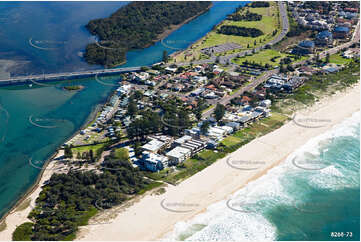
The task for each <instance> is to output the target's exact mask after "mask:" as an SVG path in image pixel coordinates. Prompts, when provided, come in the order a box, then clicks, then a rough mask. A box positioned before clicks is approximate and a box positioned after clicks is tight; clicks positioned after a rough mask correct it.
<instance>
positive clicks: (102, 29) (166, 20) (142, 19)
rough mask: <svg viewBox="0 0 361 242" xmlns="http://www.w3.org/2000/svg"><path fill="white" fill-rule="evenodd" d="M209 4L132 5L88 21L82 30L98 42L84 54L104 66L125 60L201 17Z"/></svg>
mask: <svg viewBox="0 0 361 242" xmlns="http://www.w3.org/2000/svg"><path fill="white" fill-rule="evenodd" d="M210 6H211V2H209V1H207V2H153V1H151V2H132V3H130V4H128V5H126V6H125V7H122V8H120V9H119V10H118V11H116V12H115V13H114V14H112V15H111V16H110V17H108V18H104V19H96V20H91V21H90V22H89V23H88V24H87V25H86V28H87V29H88V30H89V32H90V33H91V34H93V35H96V36H97V38H98V39H99V41H97V42H96V43H92V44H89V45H88V46H87V48H86V53H85V55H84V57H85V60H86V61H87V62H88V63H90V64H99V65H103V66H106V67H112V66H116V65H120V64H122V63H124V62H125V61H126V52H127V51H128V50H131V49H142V48H146V47H148V46H150V45H152V44H154V43H155V42H156V41H158V40H160V39H162V38H164V37H166V36H167V35H169V34H170V33H171V32H172V31H173V30H175V29H177V28H179V27H180V26H181V25H182V24H184V23H186V22H188V21H190V20H191V19H193V18H194V17H197V16H199V15H200V14H203V13H204V12H205V11H207V10H208V9H209V8H210Z"/></svg>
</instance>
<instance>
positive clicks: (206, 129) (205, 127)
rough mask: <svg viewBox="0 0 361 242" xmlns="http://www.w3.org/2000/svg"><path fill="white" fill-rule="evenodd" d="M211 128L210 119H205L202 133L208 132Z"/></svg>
mask: <svg viewBox="0 0 361 242" xmlns="http://www.w3.org/2000/svg"><path fill="white" fill-rule="evenodd" d="M208 128H209V121H204V122H203V123H202V125H201V128H200V129H201V133H202V134H206V133H207V131H208Z"/></svg>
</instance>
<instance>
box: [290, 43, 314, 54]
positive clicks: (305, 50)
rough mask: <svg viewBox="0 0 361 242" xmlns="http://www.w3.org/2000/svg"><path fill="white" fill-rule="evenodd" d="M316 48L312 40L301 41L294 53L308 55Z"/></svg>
mask: <svg viewBox="0 0 361 242" xmlns="http://www.w3.org/2000/svg"><path fill="white" fill-rule="evenodd" d="M314 49H315V42H313V41H311V40H304V41H301V42H300V43H299V44H298V45H297V46H296V47H295V48H294V49H293V50H292V54H296V55H308V54H312V53H313V51H314Z"/></svg>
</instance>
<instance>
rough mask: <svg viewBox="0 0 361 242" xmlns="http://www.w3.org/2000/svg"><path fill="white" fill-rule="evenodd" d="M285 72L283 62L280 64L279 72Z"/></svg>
mask: <svg viewBox="0 0 361 242" xmlns="http://www.w3.org/2000/svg"><path fill="white" fill-rule="evenodd" d="M285 72H286V70H285V68H284V66H283V64H280V73H285Z"/></svg>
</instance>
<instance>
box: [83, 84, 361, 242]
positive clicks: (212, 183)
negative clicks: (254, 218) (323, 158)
mask: <svg viewBox="0 0 361 242" xmlns="http://www.w3.org/2000/svg"><path fill="white" fill-rule="evenodd" d="M359 88H360V87H359V85H357V86H355V87H353V88H350V89H349V90H347V92H342V93H337V94H335V95H333V96H332V97H327V98H323V99H322V100H321V101H320V102H318V103H317V104H315V105H314V106H312V107H310V108H308V109H306V110H301V111H298V112H297V115H298V116H297V117H299V119H300V118H301V117H302V118H303V120H304V121H305V120H306V121H305V122H306V123H307V125H300V122H302V121H300V122H298V123H296V122H294V121H292V120H291V121H289V122H288V123H286V124H285V125H284V126H282V127H281V128H279V129H277V130H275V131H273V132H271V133H269V134H267V135H265V136H263V137H260V138H258V139H255V140H253V141H252V142H250V143H248V144H247V145H245V146H243V147H241V148H240V149H238V150H237V151H235V152H234V153H232V154H230V155H228V156H227V157H225V158H223V159H220V160H218V161H217V162H215V163H214V164H213V165H211V166H209V167H207V168H206V169H204V170H203V171H201V172H199V173H197V174H195V175H194V176H192V177H191V178H189V179H187V180H185V181H184V182H182V183H181V184H179V185H178V186H168V187H167V188H166V192H165V193H163V194H162V195H158V196H145V197H143V198H142V199H140V201H139V202H136V203H135V204H134V205H132V206H130V207H128V208H126V209H124V211H123V212H121V213H119V214H118V215H117V216H116V218H115V219H112V221H111V222H110V223H109V224H99V225H91V226H85V227H82V228H81V229H80V232H79V233H78V236H77V239H78V240H159V239H161V238H163V237H164V236H165V235H166V234H167V233H169V232H171V231H172V230H173V227H174V225H175V223H177V222H179V221H184V220H189V219H191V218H192V217H194V216H195V215H197V214H198V213H201V212H204V211H205V210H206V209H207V207H208V206H209V205H211V204H213V203H215V202H218V201H220V200H224V199H227V198H228V197H229V196H230V195H231V194H232V193H234V192H235V191H237V190H239V189H240V188H242V187H243V186H245V185H246V184H247V183H248V182H249V181H251V180H254V179H257V178H258V177H260V176H262V175H264V174H266V173H267V171H268V170H269V169H271V168H272V167H274V166H276V165H277V164H279V163H280V162H282V161H283V160H285V158H287V156H288V155H289V154H291V153H292V152H293V151H295V150H296V149H297V148H299V147H300V146H302V145H303V144H305V143H306V142H307V141H308V140H309V139H311V138H313V137H315V136H317V135H320V134H322V133H324V132H325V131H327V130H328V129H330V128H331V127H332V126H334V125H335V124H338V123H340V122H342V121H343V120H344V119H345V118H348V117H350V116H351V115H352V114H353V113H354V112H357V111H358V110H360V90H359ZM300 120H302V119H300ZM306 126H307V127H306ZM227 160H228V162H227ZM237 160H238V161H240V160H242V161H250V163H252V162H251V161H253V162H254V163H256V161H257V162H258V163H257V164H260V166H259V167H258V168H257V169H252V170H240V169H235V168H232V167H231V166H230V165H229V163H230V161H231V162H232V161H237ZM234 164H235V162H234Z"/></svg>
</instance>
